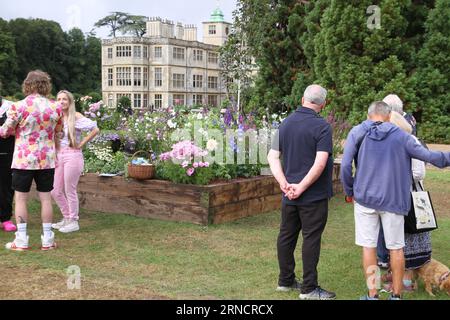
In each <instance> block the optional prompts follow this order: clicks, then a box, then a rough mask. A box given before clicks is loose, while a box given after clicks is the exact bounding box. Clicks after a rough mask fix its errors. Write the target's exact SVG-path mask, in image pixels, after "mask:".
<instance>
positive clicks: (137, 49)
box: [133, 46, 142, 58]
mask: <svg viewBox="0 0 450 320" xmlns="http://www.w3.org/2000/svg"><path fill="white" fill-rule="evenodd" d="M133 52H134V54H133V56H134V57H135V58H141V57H142V56H141V46H134V50H133Z"/></svg>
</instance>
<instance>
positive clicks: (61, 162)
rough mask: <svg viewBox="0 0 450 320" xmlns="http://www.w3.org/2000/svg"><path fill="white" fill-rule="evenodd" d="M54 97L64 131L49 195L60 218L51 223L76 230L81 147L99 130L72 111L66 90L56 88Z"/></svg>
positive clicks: (77, 227)
mask: <svg viewBox="0 0 450 320" xmlns="http://www.w3.org/2000/svg"><path fill="white" fill-rule="evenodd" d="M57 100H58V103H59V104H60V105H61V106H62V110H63V114H64V132H63V133H62V136H60V137H59V139H60V140H59V144H60V146H59V149H58V154H57V161H56V169H55V181H54V185H53V187H54V189H53V191H52V196H53V199H54V200H55V202H56V203H57V204H58V206H59V208H60V210H61V213H62V214H63V219H62V220H61V221H60V222H58V223H55V224H53V225H52V227H53V229H56V230H59V231H60V232H62V233H70V232H75V231H78V230H80V226H79V222H78V221H79V201H78V193H77V187H78V182H79V179H80V176H81V174H82V173H83V170H84V159H83V152H82V149H83V147H84V146H85V145H86V144H87V143H89V142H90V141H91V140H92V139H94V138H95V136H97V135H98V133H99V132H100V130H99V129H98V127H97V123H96V122H94V121H92V120H90V119H88V118H86V117H84V116H83V115H82V114H80V113H77V112H76V110H75V100H74V97H73V95H72V94H71V93H70V92H69V91H65V90H64V91H60V92H59V93H58V96H57ZM83 132H88V135H87V136H86V137H85V138H84V139H83V140H82V133H83Z"/></svg>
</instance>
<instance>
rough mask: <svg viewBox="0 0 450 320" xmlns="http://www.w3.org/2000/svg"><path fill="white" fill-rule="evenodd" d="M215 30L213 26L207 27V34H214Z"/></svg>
mask: <svg viewBox="0 0 450 320" xmlns="http://www.w3.org/2000/svg"><path fill="white" fill-rule="evenodd" d="M216 33H217V29H216V26H215V25H212V26H209V34H216Z"/></svg>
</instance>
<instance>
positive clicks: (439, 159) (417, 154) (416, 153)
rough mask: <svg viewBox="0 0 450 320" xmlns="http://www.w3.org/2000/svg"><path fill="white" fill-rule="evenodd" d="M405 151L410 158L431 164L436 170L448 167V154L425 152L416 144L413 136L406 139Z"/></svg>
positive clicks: (449, 153)
mask: <svg viewBox="0 0 450 320" xmlns="http://www.w3.org/2000/svg"><path fill="white" fill-rule="evenodd" d="M406 151H407V152H408V154H409V156H410V157H411V158H413V159H418V160H422V161H424V162H428V163H431V164H432V165H434V166H436V167H438V168H445V167H449V166H450V152H438V151H430V150H427V149H426V148H425V147H423V146H422V145H421V144H420V143H419V142H417V141H416V140H415V138H414V137H413V136H408V137H407V140H406Z"/></svg>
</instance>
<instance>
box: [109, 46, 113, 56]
mask: <svg viewBox="0 0 450 320" xmlns="http://www.w3.org/2000/svg"><path fill="white" fill-rule="evenodd" d="M112 58H113V48H108V59H112Z"/></svg>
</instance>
